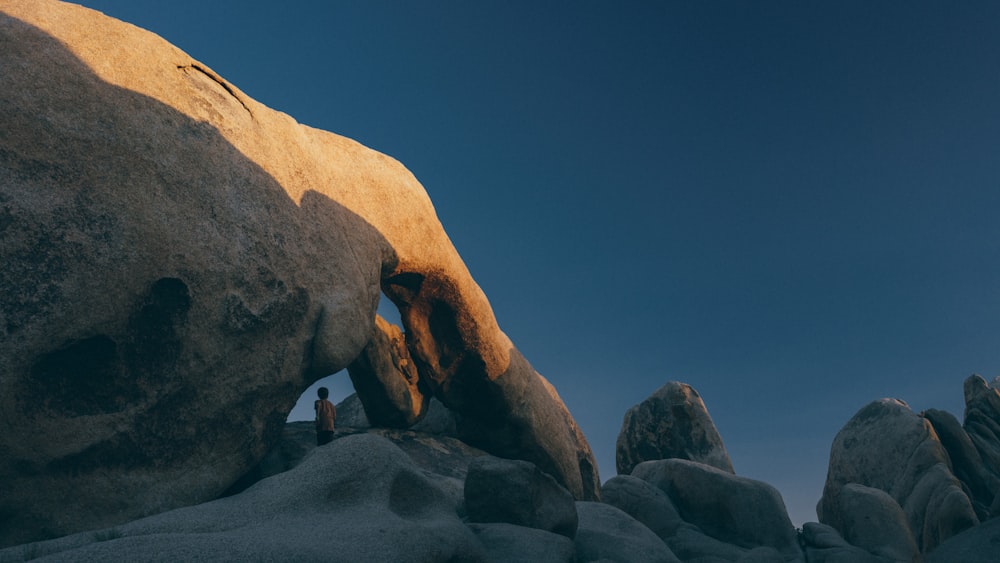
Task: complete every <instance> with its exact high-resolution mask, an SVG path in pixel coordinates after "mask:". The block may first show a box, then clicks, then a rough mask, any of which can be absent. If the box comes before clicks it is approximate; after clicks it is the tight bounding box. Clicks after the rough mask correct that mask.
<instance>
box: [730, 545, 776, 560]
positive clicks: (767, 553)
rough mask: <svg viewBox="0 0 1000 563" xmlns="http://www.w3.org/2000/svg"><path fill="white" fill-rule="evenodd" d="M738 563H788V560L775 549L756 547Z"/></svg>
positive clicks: (741, 557) (742, 556)
mask: <svg viewBox="0 0 1000 563" xmlns="http://www.w3.org/2000/svg"><path fill="white" fill-rule="evenodd" d="M736 563H786V560H785V556H784V555H782V554H781V553H779V552H778V550H777V549H774V548H773V547H755V548H753V549H751V550H750V551H748V552H746V553H744V554H743V555H741V556H740V558H739V559H737V560H736Z"/></svg>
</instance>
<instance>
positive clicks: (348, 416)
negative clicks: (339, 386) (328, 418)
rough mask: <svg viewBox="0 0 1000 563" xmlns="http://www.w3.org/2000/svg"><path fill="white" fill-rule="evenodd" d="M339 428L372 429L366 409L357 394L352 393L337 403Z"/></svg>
mask: <svg viewBox="0 0 1000 563" xmlns="http://www.w3.org/2000/svg"><path fill="white" fill-rule="evenodd" d="M335 426H336V427H337V428H345V427H346V428H371V426H372V425H371V422H369V421H368V415H366V414H365V407H364V405H362V404H361V398H360V397H358V394H357V393H352V394H350V395H348V396H347V397H345V398H344V400H343V401H341V402H339V403H337V420H336V422H335Z"/></svg>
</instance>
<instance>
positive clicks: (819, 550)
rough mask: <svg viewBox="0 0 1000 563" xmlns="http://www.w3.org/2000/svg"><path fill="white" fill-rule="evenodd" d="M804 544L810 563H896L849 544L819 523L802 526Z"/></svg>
mask: <svg viewBox="0 0 1000 563" xmlns="http://www.w3.org/2000/svg"><path fill="white" fill-rule="evenodd" d="M802 543H803V544H804V546H805V547H804V549H805V553H806V561H808V562H809V563H895V562H894V561H889V560H887V559H884V558H881V557H878V556H875V555H873V554H871V553H868V552H867V551H865V550H863V549H861V548H860V547H857V546H853V545H851V544H849V543H847V540H845V539H844V538H843V537H841V535H840V534H839V533H838V532H837V530H835V529H833V527H831V526H827V525H826V524H820V523H819V522H806V523H805V524H803V525H802Z"/></svg>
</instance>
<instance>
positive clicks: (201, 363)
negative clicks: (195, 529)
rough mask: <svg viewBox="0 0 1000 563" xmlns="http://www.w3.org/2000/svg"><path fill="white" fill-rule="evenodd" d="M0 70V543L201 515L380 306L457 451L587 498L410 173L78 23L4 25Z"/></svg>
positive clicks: (531, 382)
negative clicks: (487, 456)
mask: <svg viewBox="0 0 1000 563" xmlns="http://www.w3.org/2000/svg"><path fill="white" fill-rule="evenodd" d="M0 69H2V70H0V240H2V243H0V263H2V264H3V267H2V268H0V487H2V488H0V530H2V532H0V545H8V544H11V543H16V542H21V541H28V540H31V539H35V538H38V537H48V536H54V535H59V534H64V533H68V532H71V531H76V530H80V529H85V528H94V527H101V526H108V525H113V524H115V523H118V522H123V521H126V520H129V519H133V518H136V517H139V516H142V515H145V514H151V513H156V512H160V511H163V510H166V509H169V508H173V507H176V506H181V505H187V504H193V503H196V502H200V501H203V500H206V499H211V498H214V497H215V496H216V495H218V494H219V493H221V492H222V491H223V490H225V489H226V487H228V486H229V485H230V484H231V483H232V482H233V481H234V480H235V479H237V478H238V477H239V476H240V475H241V474H242V473H243V472H245V471H246V470H247V469H248V468H249V467H251V466H252V465H253V464H254V463H256V461H258V460H259V459H260V458H261V457H262V456H263V455H264V454H265V453H266V452H267V451H268V449H269V448H270V447H271V446H272V445H273V444H274V443H275V441H276V440H277V439H278V437H279V436H280V434H281V430H282V427H283V425H284V422H285V415H286V413H287V412H288V411H289V410H290V409H291V407H292V405H293V404H294V402H295V400H296V399H297V398H298V396H299V395H300V394H301V392H302V391H303V390H304V389H305V388H306V387H307V386H308V385H309V384H310V383H311V382H312V381H315V380H316V379H318V378H319V377H322V376H325V375H327V374H330V373H332V372H335V371H337V370H339V369H342V368H344V367H345V366H347V365H348V364H349V363H350V362H352V361H353V360H354V359H355V358H356V357H357V356H358V354H359V353H360V352H361V350H362V349H363V348H364V346H365V345H366V344H367V343H368V342H369V340H370V338H371V335H372V334H373V330H374V318H375V308H376V305H377V303H378V300H379V292H380V289H381V290H382V291H384V292H385V293H386V294H387V295H388V296H389V297H390V298H391V299H392V300H393V302H395V304H396V305H397V306H398V307H399V309H400V314H401V317H402V320H403V324H404V328H405V330H406V335H407V336H406V340H407V347H408V349H409V352H410V354H411V357H412V359H413V361H414V363H415V364H416V367H417V368H418V371H419V373H420V377H421V378H422V379H423V380H424V381H426V383H427V386H428V388H429V389H431V390H432V392H433V393H434V394H436V395H437V396H438V397H439V398H440V399H441V400H442V401H443V402H444V403H445V404H446V405H448V406H449V408H452V409H454V410H456V411H459V412H460V413H462V414H463V415H464V416H463V417H462V418H463V420H466V421H468V426H467V428H465V429H464V430H460V432H461V433H463V435H464V436H467V437H468V438H469V440H471V441H473V442H475V444H476V445H477V446H479V447H481V448H484V449H487V450H491V451H494V452H496V453H498V454H499V455H504V456H508V457H520V458H522V459H527V460H529V461H532V462H533V463H535V464H536V465H538V466H539V467H540V468H542V469H543V470H544V471H546V472H548V473H550V474H551V475H553V476H554V477H555V478H556V479H558V480H559V481H560V482H561V483H562V484H563V485H564V486H566V487H567V488H568V489H569V490H570V491H571V492H572V493H573V494H574V495H575V496H576V497H578V498H585V497H587V496H588V495H593V494H595V493H594V490H593V487H592V486H591V483H592V482H593V481H594V480H593V479H592V478H587V479H584V478H581V474H580V473H581V467H582V466H583V465H584V463H582V462H581V457H580V454H579V452H580V451H581V447H580V446H581V444H580V443H579V442H580V439H582V438H580V439H578V432H577V431H576V429H575V425H574V423H573V422H572V419H571V418H570V417H569V416H568V413H566V411H565V408H564V407H563V406H562V405H561V403H560V402H559V401H557V400H556V399H554V398H553V396H552V395H550V394H549V393H548V392H547V391H546V389H545V384H544V383H543V382H542V381H541V379H540V378H539V377H538V376H537V374H536V373H535V372H534V370H533V369H532V368H531V366H530V365H529V364H528V362H527V361H526V360H525V359H524V358H523V357H522V356H521V355H520V354H519V353H518V352H517V350H516V349H514V348H513V346H512V345H511V342H510V340H509V339H508V338H507V337H506V336H505V335H504V333H503V332H502V331H501V330H500V328H499V326H498V325H497V322H496V320H495V319H494V316H493V313H492V310H491V308H490V305H489V303H488V301H487V299H486V297H485V296H484V295H483V292H482V291H481V290H480V288H479V287H478V285H477V284H476V282H475V281H474V280H473V279H472V277H471V276H470V275H469V272H468V270H467V268H466V267H465V265H464V263H463V262H462V259H461V258H460V257H459V256H458V254H457V252H456V251H455V249H454V247H453V246H452V244H451V242H450V241H449V239H448V236H447V235H446V234H445V232H444V230H443V229H442V227H441V224H440V222H439V221H438V219H437V217H436V214H435V212H434V208H433V206H432V205H431V202H430V200H429V199H428V197H427V194H426V192H425V191H424V189H423V188H422V187H421V185H420V184H419V183H418V182H417V180H416V179H415V178H414V177H413V175H412V174H410V172H409V171H407V170H406V168H404V167H403V166H402V165H401V164H399V163H398V162H396V161H395V160H393V159H391V158H389V157H387V156H385V155H382V154H379V153H378V152H375V151H373V150H370V149H368V148H365V147H363V146H361V145H360V144H358V143H356V142H354V141H352V140H350V139H345V138H343V137H340V136H337V135H334V134H331V133H328V132H325V131H319V130H316V129H313V128H310V127H307V126H304V125H300V124H298V123H296V122H295V120H294V119H292V118H291V117H289V116H288V115H285V114H283V113H280V112H277V111H273V110H271V109H269V108H267V107H265V106H263V105H261V104H259V103H257V102H256V101H254V100H253V99H251V98H250V97H248V96H247V95H246V94H244V93H243V92H241V91H240V90H239V89H238V88H237V87H235V86H233V85H232V84H229V83H228V82H226V81H225V80H224V79H222V78H221V77H219V76H218V75H216V74H215V73H214V72H213V71H212V70H211V69H210V68H209V67H208V66H206V65H204V64H202V63H200V62H198V61H197V60H195V59H193V58H191V57H190V56H189V55H187V54H185V53H183V52H182V51H180V50H179V49H177V48H176V47H173V46H172V45H170V44H168V43H167V42H165V41H164V40H162V39H161V38H159V37H157V36H156V35H154V34H152V33H149V32H146V31H143V30H141V29H138V28H136V27H134V26H131V25H128V24H125V23H122V22H119V21H116V20H113V19H111V18H108V17H105V16H103V15H102V14H100V13H98V12H94V11H91V10H88V9H85V8H81V7H79V6H76V5H72V4H63V3H58V2H55V1H52V0H10V1H5V2H4V3H3V4H2V5H0ZM29 436H30V439H29V438H27V437H29ZM40 437H43V438H42V439H40ZM584 445H585V442H584ZM583 451H585V452H586V453H584V454H583V457H582V459H583V461H585V462H587V463H588V464H589V466H590V467H591V468H593V467H595V464H594V463H593V459H592V457H591V456H590V455H589V449H587V450H583Z"/></svg>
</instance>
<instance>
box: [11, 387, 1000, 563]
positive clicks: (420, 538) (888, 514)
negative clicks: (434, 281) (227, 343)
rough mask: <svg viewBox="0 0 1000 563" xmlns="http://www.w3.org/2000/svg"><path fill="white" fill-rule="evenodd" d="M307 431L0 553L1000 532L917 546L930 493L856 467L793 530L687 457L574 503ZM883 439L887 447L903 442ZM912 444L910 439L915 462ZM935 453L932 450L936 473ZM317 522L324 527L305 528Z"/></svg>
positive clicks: (371, 436) (883, 555) (422, 443)
mask: <svg viewBox="0 0 1000 563" xmlns="http://www.w3.org/2000/svg"><path fill="white" fill-rule="evenodd" d="M354 402H355V403H360V401H359V400H357V399H355V400H354ZM342 405H343V403H342ZM901 406H902V403H900V402H898V401H891V400H884V401H879V402H876V403H875V410H874V411H868V410H866V409H867V408H868V407H866V409H862V411H863V412H865V413H866V415H870V414H876V415H878V414H879V413H881V414H883V415H885V414H886V412H883V411H888V413H889V416H887V417H885V419H884V420H882V418H881V417H879V416H876V417H874V418H870V419H868V423H869V424H874V425H876V426H878V425H879V424H882V423H885V426H884V428H883V429H884V430H886V431H888V432H889V433H890V435H892V434H891V433H892V432H893V431H894V430H895V431H898V430H899V428H900V427H902V428H906V427H910V426H913V425H912V422H913V421H912V420H910V415H912V413H909V415H907V414H906V413H907V412H908V410H907V409H902V410H900V409H899V407H901ZM859 414H861V413H859ZM918 418H919V417H918ZM425 420H426V419H425ZM880 420H881V422H880ZM907 420H909V422H907ZM852 421H853V422H857V421H855V420H854V419H852ZM848 426H852V425H851V424H849V425H848ZM845 428H846V427H845ZM314 437H315V435H314V433H313V429H312V423H311V422H296V423H290V424H288V425H286V427H285V430H284V433H283V438H282V439H281V441H280V442H279V443H278V445H277V446H276V447H275V448H273V449H272V450H271V451H270V452H269V453H268V455H267V456H266V457H265V458H264V460H262V461H261V463H260V464H259V465H258V466H257V467H256V468H255V469H254V470H253V471H251V472H250V473H249V474H247V475H246V476H245V479H244V480H242V481H241V482H240V483H239V485H240V487H238V488H234V489H233V490H231V491H229V495H228V496H226V497H225V498H223V499H221V500H217V501H212V502H208V503H204V504H201V505H197V506H193V507H188V508H181V509H177V510H174V511H169V512H165V513H162V514H159V515H155V516H151V517H147V518H145V519H140V520H137V521H134V522H130V523H127V524H122V525H119V526H115V527H112V528H107V529H102V530H95V531H91V532H85V533H80V534H76V535H71V536H67V537H63V538H60V539H55V540H50V541H45V542H39V543H29V544H24V545H20V546H15V547H10V548H8V549H0V563H6V562H8V561H23V560H29V559H31V560H34V559H41V560H52V561H64V560H134V559H137V558H138V559H141V560H147V561H161V560H162V561H175V560H186V559H191V558H195V557H196V556H197V557H199V558H207V559H213V560H215V559H226V560H233V559H237V560H242V559H245V558H247V557H250V558H253V559H281V560H296V561H300V560H301V561H312V560H324V561H328V560H334V561H342V560H346V561H351V560H394V561H395V560H399V561H424V560H433V561H438V560H461V561H513V562H533V561H551V562H556V563H570V562H576V563H587V562H598V561H642V562H647V561H663V562H677V561H683V562H690V563H706V562H715V563H721V562H732V563H782V562H783V563H794V562H806V563H896V562H900V561H922V560H925V561H929V562H942V563H944V562H949V563H950V562H952V561H962V562H963V563H966V562H967V563H986V562H992V561H995V560H996V555H997V549H996V545H997V541H998V540H997V538H998V537H1000V529H998V527H997V523H998V522H1000V519H997V518H993V519H991V520H988V521H985V522H984V523H983V524H981V525H978V526H973V527H970V528H968V529H966V530H965V531H963V532H960V533H957V534H955V535H953V536H952V537H950V538H948V539H945V540H943V541H942V542H941V543H939V544H937V545H936V546H935V547H934V548H933V549H932V550H930V551H927V550H921V549H920V548H919V547H918V543H917V537H918V536H917V534H915V533H914V530H915V529H916V528H914V527H913V521H912V518H911V516H910V515H909V514H908V513H907V512H906V510H905V507H906V506H920V505H921V502H923V500H926V498H925V497H926V495H923V494H918V495H916V496H915V498H916V499H917V500H916V501H912V500H911V501H907V502H906V503H904V505H903V506H901V505H900V504H899V502H897V500H896V499H895V498H894V497H893V496H892V495H891V494H890V493H889V492H887V491H885V490H882V489H880V488H876V487H871V486H867V485H863V484H859V483H853V482H852V483H846V484H844V485H843V486H842V487H840V489H839V493H838V495H837V498H836V504H835V505H831V506H832V507H834V508H835V509H836V510H837V511H838V512H837V523H838V525H839V526H840V531H838V529H836V528H834V527H833V526H830V525H828V524H821V523H817V522H807V523H805V524H804V525H803V527H802V530H801V531H800V532H798V533H796V530H794V529H793V528H792V526H791V523H790V522H789V520H788V516H787V514H786V513H785V508H784V504H783V502H782V500H781V497H780V495H779V494H778V493H777V491H775V490H774V489H773V488H772V487H770V486H769V485H767V484H765V483H761V482H759V481H754V480H751V479H746V478H744V477H739V476H736V475H733V474H731V473H728V472H725V471H722V470H719V469H718V468H715V467H712V466H709V465H705V464H702V463H698V462H692V461H689V460H681V459H667V460H657V461H648V462H644V463H641V464H639V465H638V466H637V467H636V468H635V470H634V471H633V474H632V475H627V476H626V475H619V476H617V477H615V478H613V479H611V480H609V481H608V482H607V483H605V484H604V486H603V487H602V491H601V495H600V497H601V498H602V502H586V501H578V502H573V499H572V496H571V495H570V494H569V492H568V491H566V490H565V489H564V488H563V487H562V486H560V485H558V484H557V483H556V482H555V480H554V479H552V478H551V477H550V476H548V475H546V474H544V473H543V472H541V471H540V470H539V469H538V468H537V467H536V466H534V465H532V464H530V463H527V462H523V461H513V460H505V459H500V458H496V457H492V456H490V455H489V454H487V453H486V452H483V451H481V450H477V449H475V448H472V447H470V446H468V445H466V444H464V443H463V442H461V441H459V440H456V439H454V438H451V437H447V436H442V435H433V434H428V433H421V432H414V431H412V430H399V429H392V428H366V429H359V428H350V427H346V426H341V427H340V428H338V430H337V431H336V433H335V439H334V441H333V442H332V443H331V444H329V445H325V446H322V447H320V448H317V447H316V446H315V440H314ZM897 438H898V436H897ZM904 442H905V440H904ZM924 449H928V446H926V445H925V446H924ZM929 449H932V450H933V449H934V447H933V446H930V447H929ZM918 450H919V449H918ZM888 453H889V454H890V460H891V456H892V455H896V454H897V453H898V452H893V451H889V452H888ZM873 455H877V453H873ZM921 455H924V454H920V453H917V454H914V457H915V458H917V459H916V460H915V461H916V462H917V463H920V459H919V458H920V456H921ZM874 465H878V464H874V463H873V466H874ZM939 468H940V464H934V465H932V466H931V472H932V473H935V472H937V471H939ZM903 470H904V472H905V468H903ZM977 471H982V469H981V468H980V470H977ZM935 474H936V473H935ZM927 479H928V478H927V477H924V478H922V479H921V480H922V481H923V480H927ZM936 479H937V478H936V477H935V478H934V479H930V481H931V482H936ZM924 488H925V489H927V490H930V491H933V490H934V488H933V487H924ZM911 496H913V495H911ZM948 498H950V497H945V500H946V501H947V499H948ZM945 504H947V502H945V503H943V504H942V506H943V505H945ZM834 508H830V510H833V509H834ZM317 536H322V537H323V538H324V540H323V542H315V541H310V540H311V539H312V538H315V537H317Z"/></svg>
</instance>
